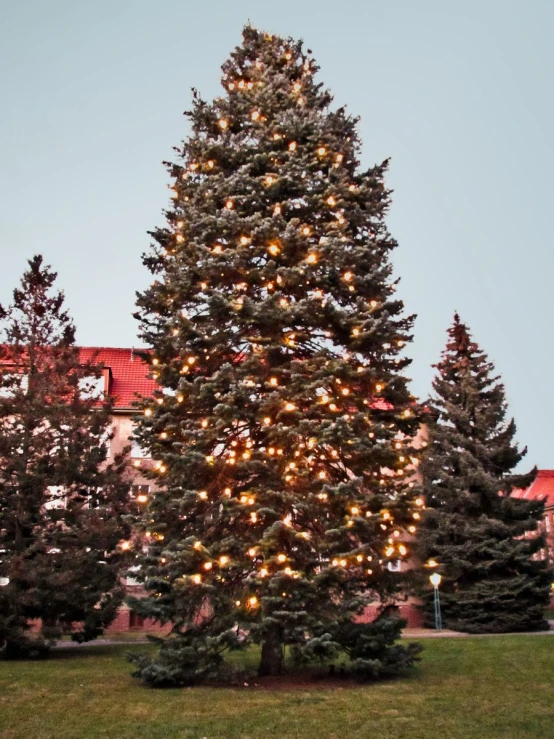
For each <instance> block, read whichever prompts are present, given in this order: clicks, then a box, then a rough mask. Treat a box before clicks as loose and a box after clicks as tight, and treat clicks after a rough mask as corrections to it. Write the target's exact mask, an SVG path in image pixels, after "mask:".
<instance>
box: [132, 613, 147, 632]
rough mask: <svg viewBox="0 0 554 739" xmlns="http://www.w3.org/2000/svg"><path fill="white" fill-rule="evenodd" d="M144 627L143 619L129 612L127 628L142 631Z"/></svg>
mask: <svg viewBox="0 0 554 739" xmlns="http://www.w3.org/2000/svg"><path fill="white" fill-rule="evenodd" d="M143 626H144V618H143V617H142V616H139V615H138V613H135V612H134V611H129V628H130V629H142V627H143Z"/></svg>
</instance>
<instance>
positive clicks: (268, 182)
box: [265, 175, 275, 185]
mask: <svg viewBox="0 0 554 739" xmlns="http://www.w3.org/2000/svg"><path fill="white" fill-rule="evenodd" d="M265 182H266V185H272V184H273V183H274V182H275V177H273V176H272V175H268V176H267V177H266V178H265Z"/></svg>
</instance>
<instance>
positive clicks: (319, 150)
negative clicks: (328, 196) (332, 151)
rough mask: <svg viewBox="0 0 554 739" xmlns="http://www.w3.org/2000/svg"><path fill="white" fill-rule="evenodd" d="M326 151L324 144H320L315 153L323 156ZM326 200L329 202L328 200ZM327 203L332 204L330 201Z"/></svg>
mask: <svg viewBox="0 0 554 739" xmlns="http://www.w3.org/2000/svg"><path fill="white" fill-rule="evenodd" d="M326 151H327V150H326V148H325V147H324V146H320V147H319V149H318V150H317V153H318V154H319V156H320V157H322V156H325V153H326ZM327 202H328V203H329V201H328V200H327ZM329 205H332V203H329Z"/></svg>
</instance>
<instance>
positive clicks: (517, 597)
mask: <svg viewBox="0 0 554 739" xmlns="http://www.w3.org/2000/svg"><path fill="white" fill-rule="evenodd" d="M435 366H436V368H437V370H438V374H437V376H436V377H435V380H434V382H433V388H434V391H435V393H434V397H433V398H432V400H431V401H430V403H429V405H430V410H431V411H432V413H431V416H432V417H434V419H435V420H434V421H432V422H431V423H430V426H429V444H428V447H427V450H426V452H427V453H426V455H425V457H424V460H423V464H422V466H421V470H422V475H423V491H422V492H423V494H424V496H425V501H426V511H425V514H424V516H423V520H422V524H421V526H420V527H419V531H418V535H417V536H418V549H419V554H420V556H421V558H422V560H423V561H424V562H429V561H431V560H433V561H434V562H436V563H437V564H438V566H439V571H440V572H441V573H442V575H443V576H444V579H443V582H442V584H441V592H440V598H441V611H442V618H443V624H445V625H446V626H447V627H448V628H451V629H456V630H460V631H467V632H470V633H485V632H508V631H532V630H536V629H542V628H547V624H546V622H545V620H544V616H543V613H544V608H545V606H546V605H547V604H548V602H549V588H550V575H549V573H548V570H547V567H546V564H545V563H544V562H543V561H540V560H537V559H536V558H535V557H534V555H537V553H538V552H539V550H540V549H541V548H542V547H543V546H544V542H543V540H542V537H540V536H538V535H537V525H538V522H539V521H540V519H541V517H542V511H543V506H542V503H540V502H538V501H527V500H521V499H515V498H512V497H510V492H511V491H512V490H513V489H514V488H523V487H527V486H528V485H530V484H531V482H532V481H533V478H534V475H535V473H536V470H532V471H531V472H530V473H528V474H523V475H520V474H515V473H514V472H513V470H514V468H515V467H516V465H517V464H518V463H519V462H520V461H521V460H522V459H523V457H524V456H525V454H526V451H527V450H526V449H520V448H519V447H518V445H517V443H516V442H515V441H514V436H515V433H516V426H515V423H514V421H513V419H511V420H508V419H507V417H506V413H507V404H506V398H505V391H504V386H503V384H502V383H501V382H500V380H499V377H497V376H495V375H494V365H493V364H492V363H491V362H489V361H488V359H487V356H486V354H485V353H484V352H483V351H482V350H481V349H480V348H479V346H478V345H477V344H476V343H475V342H474V341H473V340H472V339H471V335H470V334H469V332H468V329H467V327H466V326H465V325H464V324H463V323H461V321H460V318H459V316H458V315H457V314H456V315H455V316H454V323H453V325H452V327H451V328H450V329H449V330H448V342H447V345H446V349H445V351H444V352H443V354H442V358H441V361H440V362H439V364H437V365H435ZM427 574H428V573H427ZM424 603H425V614H426V620H427V623H428V625H432V623H433V595H432V593H430V592H429V591H427V593H426V594H425V596H424Z"/></svg>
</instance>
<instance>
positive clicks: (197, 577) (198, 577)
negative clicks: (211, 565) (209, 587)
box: [192, 575, 202, 585]
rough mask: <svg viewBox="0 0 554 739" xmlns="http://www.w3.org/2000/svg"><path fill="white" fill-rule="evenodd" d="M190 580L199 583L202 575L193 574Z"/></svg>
mask: <svg viewBox="0 0 554 739" xmlns="http://www.w3.org/2000/svg"><path fill="white" fill-rule="evenodd" d="M192 582H193V583H194V584H195V585H200V583H201V582H202V575H193V576H192Z"/></svg>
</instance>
